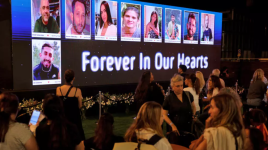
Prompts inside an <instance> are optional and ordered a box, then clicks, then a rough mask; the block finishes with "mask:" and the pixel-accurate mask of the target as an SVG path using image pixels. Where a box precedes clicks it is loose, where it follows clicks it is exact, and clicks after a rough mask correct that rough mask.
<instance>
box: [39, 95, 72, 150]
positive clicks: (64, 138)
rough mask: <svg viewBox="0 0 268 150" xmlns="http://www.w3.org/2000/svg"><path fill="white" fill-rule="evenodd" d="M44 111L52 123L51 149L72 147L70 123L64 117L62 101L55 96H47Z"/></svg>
mask: <svg viewBox="0 0 268 150" xmlns="http://www.w3.org/2000/svg"><path fill="white" fill-rule="evenodd" d="M43 110H44V114H45V116H46V118H47V119H48V120H49V121H51V124H50V139H49V145H48V146H49V147H50V148H51V149H58V148H60V147H65V148H66V147H70V143H71V142H70V135H69V134H68V128H67V125H68V124H69V123H68V122H67V120H66V118H65V115H64V109H63V103H62V100H60V98H59V97H57V96H55V95H53V94H47V95H46V96H45V98H44V102H43Z"/></svg>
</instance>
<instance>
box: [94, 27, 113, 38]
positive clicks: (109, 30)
mask: <svg viewBox="0 0 268 150" xmlns="http://www.w3.org/2000/svg"><path fill="white" fill-rule="evenodd" d="M103 26H104V25H102V28H100V27H98V34H97V36H101V32H102V29H103ZM104 36H114V37H117V27H116V26H115V25H113V24H111V25H109V26H108V28H107V30H106V33H105V35H104Z"/></svg>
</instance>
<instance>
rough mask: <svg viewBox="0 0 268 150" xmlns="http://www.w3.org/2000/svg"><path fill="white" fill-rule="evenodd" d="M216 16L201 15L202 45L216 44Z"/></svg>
mask: <svg viewBox="0 0 268 150" xmlns="http://www.w3.org/2000/svg"><path fill="white" fill-rule="evenodd" d="M214 18H215V15H213V14H206V13H201V32H200V41H201V42H200V43H201V44H214V25H215V19H214Z"/></svg>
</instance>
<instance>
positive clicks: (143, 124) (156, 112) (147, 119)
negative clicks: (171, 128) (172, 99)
mask: <svg viewBox="0 0 268 150" xmlns="http://www.w3.org/2000/svg"><path fill="white" fill-rule="evenodd" d="M162 123H163V118H162V106H161V105H160V104H159V103H156V102H153V101H150V102H146V103H144V104H143V105H142V107H141V108H140V110H139V113H138V115H137V118H136V119H135V120H134V122H133V123H132V125H131V126H130V128H129V129H128V130H127V132H126V134H125V140H126V141H129V142H130V141H132V139H133V138H134V137H136V132H135V131H138V130H143V129H145V130H146V129H148V128H150V129H153V130H154V131H155V132H156V134H157V135H159V136H160V137H164V135H163V131H162V128H161V125H162Z"/></svg>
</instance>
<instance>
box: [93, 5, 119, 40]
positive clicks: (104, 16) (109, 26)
mask: <svg viewBox="0 0 268 150" xmlns="http://www.w3.org/2000/svg"><path fill="white" fill-rule="evenodd" d="M112 3H116V2H112ZM116 5H117V4H116ZM110 7H111V6H109V2H108V1H102V2H101V4H100V11H99V15H100V17H99V19H98V25H97V32H96V35H97V36H117V26H116V25H115V23H114V21H113V20H112V13H113V12H111V9H110ZM112 7H114V6H112ZM116 7H117V6H116ZM115 10H116V9H115ZM96 11H97V10H96ZM115 17H116V13H115ZM115 20H116V18H115Z"/></svg>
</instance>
